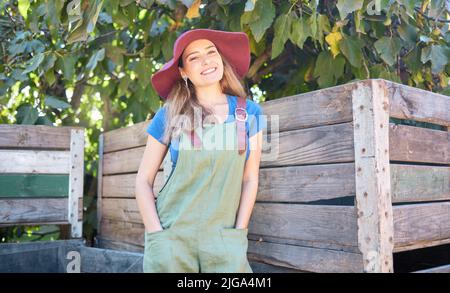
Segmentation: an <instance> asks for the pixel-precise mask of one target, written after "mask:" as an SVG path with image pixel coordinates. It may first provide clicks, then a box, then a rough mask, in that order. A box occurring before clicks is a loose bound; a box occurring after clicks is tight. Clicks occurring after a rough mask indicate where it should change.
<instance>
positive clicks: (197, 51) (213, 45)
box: [185, 45, 215, 58]
mask: <svg viewBox="0 0 450 293" xmlns="http://www.w3.org/2000/svg"><path fill="white" fill-rule="evenodd" d="M212 47H215V46H214V45H211V46H208V47H206V48H205V50H207V49H209V48H212ZM195 53H199V52H198V51H194V52H191V53H189V54H187V55H186V57H185V58H187V57H188V56H189V55H191V54H195Z"/></svg>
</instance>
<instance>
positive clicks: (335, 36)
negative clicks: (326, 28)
mask: <svg viewBox="0 0 450 293" xmlns="http://www.w3.org/2000/svg"><path fill="white" fill-rule="evenodd" d="M325 40H326V41H327V43H328V44H329V45H330V50H331V53H332V54H333V58H334V57H336V56H337V55H338V54H339V53H340V51H339V42H340V41H341V40H342V34H341V33H340V32H332V33H329V34H328V35H327V36H326V37H325Z"/></svg>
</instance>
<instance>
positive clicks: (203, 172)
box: [143, 120, 252, 273]
mask: <svg viewBox="0 0 450 293" xmlns="http://www.w3.org/2000/svg"><path fill="white" fill-rule="evenodd" d="M198 131H199V130H196V133H198ZM202 132H203V137H209V136H211V137H212V138H213V139H211V141H213V145H215V146H216V147H215V148H211V146H210V143H209V141H210V140H209V139H208V140H207V141H208V143H205V140H202V143H201V144H202V146H203V149H198V148H193V147H191V146H190V143H191V141H190V140H189V135H187V134H186V133H183V134H182V135H181V137H180V147H179V152H178V159H177V163H176V165H175V168H174V169H173V170H172V172H171V174H170V175H169V178H168V179H167V181H166V183H165V184H164V186H163V187H162V189H161V190H160V191H159V192H158V197H157V199H156V208H157V211H158V215H159V218H160V221H161V225H162V227H163V229H164V230H162V231H157V232H151V233H145V251H144V264H143V269H144V272H229V273H244V272H245V273H252V269H251V267H250V265H249V262H248V259H247V247H248V239H247V232H248V230H247V229H236V228H234V225H235V221H236V216H237V212H238V207H239V202H240V197H241V187H242V177H243V171H244V164H245V153H244V154H243V155H239V154H238V152H237V147H236V145H237V144H236V142H237V139H236V137H237V131H236V120H235V121H233V122H229V123H222V124H205V128H203V130H202ZM206 144H208V145H206ZM220 146H222V147H221V148H220ZM224 146H226V147H224ZM205 147H207V149H205ZM189 148H190V149H189Z"/></svg>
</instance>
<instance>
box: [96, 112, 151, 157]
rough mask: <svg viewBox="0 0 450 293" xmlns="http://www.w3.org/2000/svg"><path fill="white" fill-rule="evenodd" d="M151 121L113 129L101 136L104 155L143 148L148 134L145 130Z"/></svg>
mask: <svg viewBox="0 0 450 293" xmlns="http://www.w3.org/2000/svg"><path fill="white" fill-rule="evenodd" d="M150 123H151V120H148V121H143V122H140V123H136V124H134V125H133V126H129V127H122V128H118V129H114V130H111V131H108V132H105V133H104V134H103V140H104V147H103V151H104V152H105V153H110V152H115V151H120V150H125V149H131V148H135V147H140V146H145V144H146V143H147V137H148V135H149V134H148V133H147V132H146V129H147V127H148V125H149V124H150Z"/></svg>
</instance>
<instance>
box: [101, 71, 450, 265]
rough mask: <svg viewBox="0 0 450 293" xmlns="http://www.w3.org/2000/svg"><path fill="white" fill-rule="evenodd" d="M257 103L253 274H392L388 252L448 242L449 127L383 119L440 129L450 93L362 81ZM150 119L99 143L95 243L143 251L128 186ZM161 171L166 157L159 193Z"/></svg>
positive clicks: (448, 115) (449, 112) (449, 111)
mask: <svg viewBox="0 0 450 293" xmlns="http://www.w3.org/2000/svg"><path fill="white" fill-rule="evenodd" d="M262 106H263V110H264V113H265V114H266V115H268V118H269V131H268V132H267V135H265V141H264V144H265V147H264V148H265V149H264V154H263V157H262V162H261V169H260V180H259V189H258V197H257V202H256V205H255V208H254V211H253V214H252V217H251V221H250V225H249V250H248V255H249V259H250V261H251V264H252V267H254V268H256V267H264V271H270V270H273V271H283V270H292V271H309V272H392V271H393V254H394V253H395V252H400V251H405V250H411V249H416V248H421V247H427V246H434V245H440V244H444V243H449V242H450V183H449V180H450V168H449V165H450V136H449V132H448V128H446V129H445V130H442V129H441V130H433V129H429V128H421V127H414V126H407V125H396V124H393V123H390V122H389V121H390V119H389V118H390V117H392V118H397V119H410V120H415V121H421V122H428V123H433V124H435V125H441V126H443V127H448V126H449V125H450V98H449V97H447V96H443V95H439V94H435V93H431V92H428V91H424V90H420V89H416V88H412V87H408V86H404V85H400V84H397V83H393V82H390V81H386V80H382V79H368V80H363V81H356V82H352V83H348V84H345V85H341V86H336V87H331V88H328V89H324V90H319V91H314V92H310V93H305V94H301V95H295V96H291V97H284V98H281V99H277V100H273V101H269V102H265V103H263V104H262ZM272 115H274V116H272ZM277 115H278V116H277ZM148 123H149V121H146V122H143V123H140V124H137V125H134V126H132V127H126V128H123V129H118V130H115V131H111V132H108V133H104V134H103V135H102V137H101V142H100V158H101V164H100V165H101V172H100V175H99V180H100V181H99V195H101V196H99V199H100V200H99V202H98V204H99V205H98V208H99V210H100V211H101V215H100V216H99V219H100V221H99V231H100V235H99V237H98V240H99V244H100V246H102V247H106V248H112V249H124V250H131V251H140V252H142V251H143V243H144V226H143V224H142V221H141V217H140V214H139V211H138V208H137V204H136V200H135V195H134V180H135V174H136V172H137V169H138V167H139V162H140V160H141V158H142V155H143V152H144V148H145V143H146V140H147V134H146V132H145V129H146V127H147V126H148ZM274 129H275V130H276V129H278V131H272V130H274ZM274 153H275V154H277V156H275V157H274V156H273V154H274ZM164 166H166V168H164ZM163 170H164V171H163ZM169 172H170V164H169V158H168V156H167V157H166V158H165V163H163V164H162V166H161V168H160V171H159V172H158V175H157V177H156V184H155V187H154V189H155V191H156V190H159V188H160V187H162V185H163V183H164V181H165V178H166V177H165V175H164V174H166V175H167V174H168V173H169ZM443 269H445V268H443ZM435 270H439V269H438V268H436V269H435Z"/></svg>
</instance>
